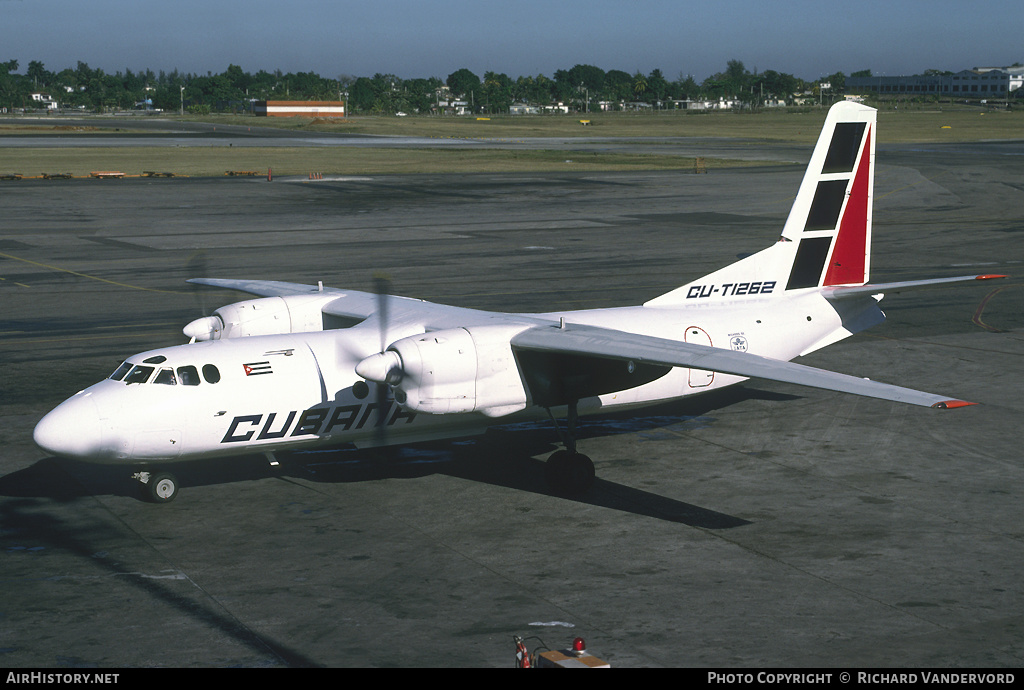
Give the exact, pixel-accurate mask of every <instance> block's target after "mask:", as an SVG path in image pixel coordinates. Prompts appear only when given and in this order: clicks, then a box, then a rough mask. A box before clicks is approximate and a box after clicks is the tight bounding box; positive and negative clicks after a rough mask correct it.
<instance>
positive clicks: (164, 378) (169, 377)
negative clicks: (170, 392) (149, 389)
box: [153, 369, 178, 386]
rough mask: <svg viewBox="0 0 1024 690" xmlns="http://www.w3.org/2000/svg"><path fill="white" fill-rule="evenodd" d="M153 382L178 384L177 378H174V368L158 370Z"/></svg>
mask: <svg viewBox="0 0 1024 690" xmlns="http://www.w3.org/2000/svg"><path fill="white" fill-rule="evenodd" d="M153 383H162V384H164V385H166V386H176V385H178V381H177V379H175V378H174V369H161V370H160V371H159V372H157V375H156V378H155V379H153Z"/></svg>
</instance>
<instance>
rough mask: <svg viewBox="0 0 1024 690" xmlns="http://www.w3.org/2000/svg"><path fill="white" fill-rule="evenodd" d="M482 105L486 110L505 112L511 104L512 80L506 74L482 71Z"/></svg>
mask: <svg viewBox="0 0 1024 690" xmlns="http://www.w3.org/2000/svg"><path fill="white" fill-rule="evenodd" d="M483 89H484V91H483V99H484V105H485V106H486V108H487V111H488V112H492V113H507V112H508V110H509V107H510V106H511V105H512V80H511V79H509V78H508V75H507V74H497V73H495V72H484V83H483Z"/></svg>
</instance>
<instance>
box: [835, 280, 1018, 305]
mask: <svg viewBox="0 0 1024 690" xmlns="http://www.w3.org/2000/svg"><path fill="white" fill-rule="evenodd" d="M1007 277H1008V276H1005V275H996V274H985V275H974V276H958V277H956V278H928V279H925V280H904V281H901V282H895V283H873V284H872V283H869V284H867V285H839V286H836V287H827V288H824V289H823V290H822V294H823V295H825V297H827V298H828V299H844V298H847V297H857V296H858V295H877V294H879V293H883V294H884V293H897V292H907V291H908V290H921V289H925V288H931V287H936V286H939V285H946V284H949V283H965V282H969V281H973V280H995V279H996V278H1007Z"/></svg>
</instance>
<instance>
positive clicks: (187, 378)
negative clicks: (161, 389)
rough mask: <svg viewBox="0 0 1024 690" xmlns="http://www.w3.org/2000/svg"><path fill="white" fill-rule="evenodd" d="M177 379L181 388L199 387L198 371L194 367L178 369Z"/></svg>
mask: <svg viewBox="0 0 1024 690" xmlns="http://www.w3.org/2000/svg"><path fill="white" fill-rule="evenodd" d="M178 378H179V379H181V385H183V386H198V385H199V370H198V369H196V368H195V367H194V366H191V365H189V366H187V367H178Z"/></svg>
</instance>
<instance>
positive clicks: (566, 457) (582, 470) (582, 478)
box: [544, 450, 595, 495]
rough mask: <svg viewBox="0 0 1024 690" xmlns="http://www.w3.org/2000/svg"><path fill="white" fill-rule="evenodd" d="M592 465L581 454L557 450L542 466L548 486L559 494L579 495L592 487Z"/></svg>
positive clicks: (588, 459)
mask: <svg viewBox="0 0 1024 690" xmlns="http://www.w3.org/2000/svg"><path fill="white" fill-rule="evenodd" d="M594 476H595V474H594V463H593V462H592V461H591V460H590V458H588V457H587V456H586V455H583V454H582V453H570V452H569V451H567V450H558V451H555V452H554V453H552V454H551V457H549V458H548V461H547V463H545V465H544V477H545V479H547V482H548V486H550V487H551V489H552V490H554V491H555V492H556V493H560V494H570V495H575V494H581V493H583V492H585V491H586V490H587V489H589V488H590V487H591V486H593V485H594Z"/></svg>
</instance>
